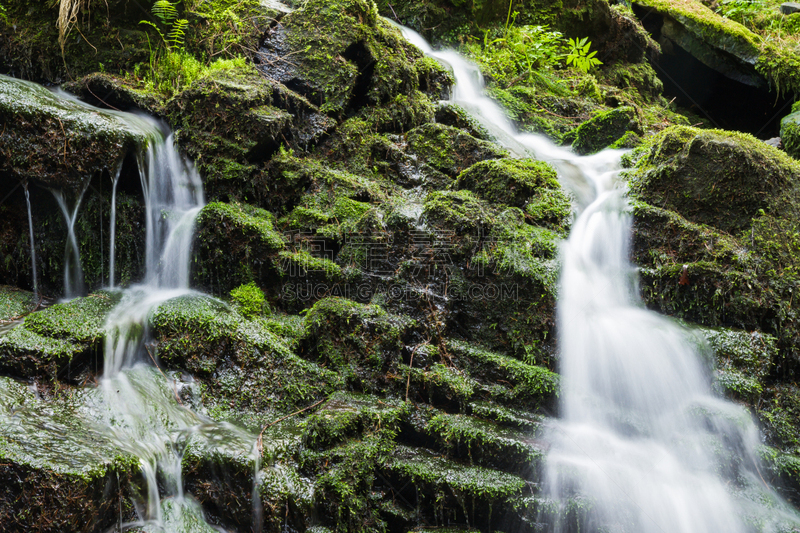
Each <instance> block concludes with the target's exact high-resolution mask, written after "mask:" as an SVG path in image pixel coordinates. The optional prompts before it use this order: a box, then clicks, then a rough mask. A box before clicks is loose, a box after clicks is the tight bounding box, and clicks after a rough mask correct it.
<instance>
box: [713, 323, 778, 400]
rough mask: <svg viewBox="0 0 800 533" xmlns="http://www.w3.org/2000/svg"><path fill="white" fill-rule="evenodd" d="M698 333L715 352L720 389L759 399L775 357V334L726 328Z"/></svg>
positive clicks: (733, 395)
mask: <svg viewBox="0 0 800 533" xmlns="http://www.w3.org/2000/svg"><path fill="white" fill-rule="evenodd" d="M701 333H702V335H703V337H705V339H706V341H707V342H708V344H709V346H710V348H711V350H712V351H713V353H714V357H715V360H716V373H717V386H718V387H719V389H721V391H722V392H724V393H725V394H726V395H727V396H728V397H730V398H732V399H734V400H739V401H745V402H747V403H748V404H750V405H755V404H756V403H758V400H759V398H761V395H762V393H763V392H764V387H765V383H766V382H767V380H768V376H769V373H770V371H771V370H772V368H773V365H774V364H775V361H776V360H777V357H778V353H777V343H776V339H775V337H773V336H772V335H768V334H766V333H759V332H757V331H754V332H752V333H748V332H746V331H735V330H725V329H703V330H701Z"/></svg>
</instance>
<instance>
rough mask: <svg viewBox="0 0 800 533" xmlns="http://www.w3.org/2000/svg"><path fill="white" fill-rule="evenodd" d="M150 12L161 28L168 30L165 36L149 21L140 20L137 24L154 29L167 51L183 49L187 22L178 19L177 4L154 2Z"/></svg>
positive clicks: (162, 0)
mask: <svg viewBox="0 0 800 533" xmlns="http://www.w3.org/2000/svg"><path fill="white" fill-rule="evenodd" d="M150 12H151V13H152V14H153V17H155V18H156V19H157V20H158V21H159V22H160V23H161V24H162V25H163V26H165V27H167V28H168V30H167V32H166V34H165V33H164V30H163V29H162V28H161V27H160V26H159V25H158V24H156V23H154V22H151V21H149V20H141V21H139V24H146V25H148V26H151V27H153V28H155V30H156V32H158V36H159V37H161V41H162V42H163V43H164V46H165V47H166V48H167V50H172V49H174V48H177V49H183V46H184V44H185V42H186V28H187V26H189V21H188V20H186V19H179V18H178V2H170V1H169V0H156V2H155V3H154V4H153V7H152V8H151V9H150Z"/></svg>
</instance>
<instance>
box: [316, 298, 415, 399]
mask: <svg viewBox="0 0 800 533" xmlns="http://www.w3.org/2000/svg"><path fill="white" fill-rule="evenodd" d="M413 325H414V323H413V322H412V321H410V320H408V319H407V318H405V317H401V316H395V315H390V314H389V313H387V312H386V311H384V310H383V309H382V308H381V307H379V306H377V305H363V304H359V303H356V302H354V301H352V300H347V299H344V298H338V297H330V298H324V299H322V300H320V301H318V302H317V303H316V304H314V306H313V307H312V308H311V309H310V310H309V311H308V314H307V315H306V336H305V339H304V341H303V343H304V346H305V349H306V351H307V353H309V354H310V355H313V356H314V357H316V358H319V359H320V360H321V361H324V362H325V363H326V364H329V365H331V366H333V367H335V368H337V369H338V370H339V372H340V373H342V374H343V375H344V376H345V377H347V379H350V380H355V383H357V384H358V386H359V387H364V388H365V389H372V388H373V387H376V386H378V383H379V382H380V381H383V380H385V379H386V377H385V376H384V372H386V371H387V370H392V369H396V368H397V365H398V364H399V363H400V350H402V348H403V346H404V342H403V339H404V337H405V336H406V335H407V332H408V330H409V328H410V327H411V326H413ZM367 369H369V370H370V372H369V373H367V372H365V370H367ZM374 380H378V382H375V381H374Z"/></svg>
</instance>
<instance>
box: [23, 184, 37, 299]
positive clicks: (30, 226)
mask: <svg viewBox="0 0 800 533" xmlns="http://www.w3.org/2000/svg"><path fill="white" fill-rule="evenodd" d="M25 202H26V203H27V204H28V230H29V232H30V239H31V273H32V275H33V294H35V295H36V296H38V295H39V282H38V280H37V278H36V246H35V242H34V240H33V217H32V216H31V193H30V191H28V184H27V183H26V184H25Z"/></svg>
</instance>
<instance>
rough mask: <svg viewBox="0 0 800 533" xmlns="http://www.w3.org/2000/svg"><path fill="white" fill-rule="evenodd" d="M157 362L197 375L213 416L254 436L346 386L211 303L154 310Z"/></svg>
mask: <svg viewBox="0 0 800 533" xmlns="http://www.w3.org/2000/svg"><path fill="white" fill-rule="evenodd" d="M151 322H152V326H151V327H152V331H153V334H154V337H155V339H156V341H157V346H156V355H157V356H158V357H159V358H160V359H161V361H162V362H164V363H165V364H166V365H167V367H168V368H179V369H185V370H188V371H190V372H192V373H193V374H194V375H195V376H196V377H197V379H198V381H199V382H200V386H201V397H202V400H203V402H204V404H205V405H206V407H207V408H208V411H209V413H210V414H212V416H214V417H215V418H217V419H222V420H235V421H238V422H240V423H243V424H245V425H247V426H248V427H251V428H253V429H256V428H259V427H260V426H263V425H264V424H265V423H266V422H267V421H272V420H274V418H277V417H278V416H279V414H280V413H287V412H291V411H294V410H297V409H298V408H301V407H306V406H308V405H309V404H311V403H313V402H314V401H315V400H319V399H320V398H321V397H324V396H326V395H328V394H330V393H331V392H333V391H334V390H337V389H338V388H340V387H341V386H342V382H341V379H340V378H339V376H338V375H337V374H336V373H335V372H331V371H330V370H326V369H324V368H322V367H320V366H319V365H317V364H315V363H312V362H309V361H306V360H303V359H301V358H300V357H298V356H297V355H296V354H295V353H294V352H293V351H292V349H291V348H290V345H291V344H293V341H292V340H291V339H284V338H282V337H281V336H278V335H276V334H275V333H273V332H271V331H270V330H269V329H268V328H267V321H265V320H250V321H248V320H245V319H244V318H243V317H242V316H241V315H240V314H239V313H237V312H235V311H232V310H229V309H227V308H226V306H225V305H224V304H223V303H221V302H219V301H217V300H214V299H212V298H209V297H206V296H187V297H181V298H175V299H172V300H169V301H167V302H165V303H164V304H161V305H160V306H159V307H158V309H157V310H155V311H154V313H153V315H152V318H151Z"/></svg>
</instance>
